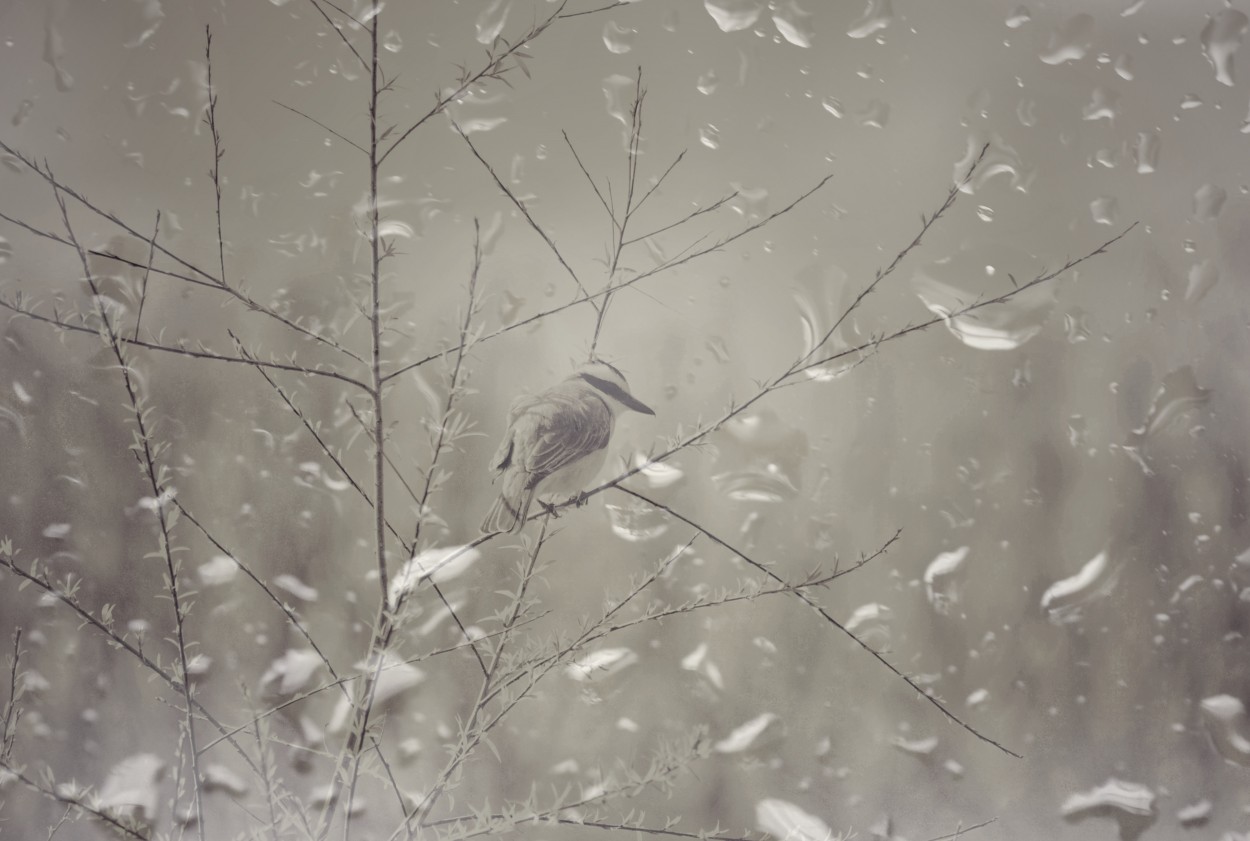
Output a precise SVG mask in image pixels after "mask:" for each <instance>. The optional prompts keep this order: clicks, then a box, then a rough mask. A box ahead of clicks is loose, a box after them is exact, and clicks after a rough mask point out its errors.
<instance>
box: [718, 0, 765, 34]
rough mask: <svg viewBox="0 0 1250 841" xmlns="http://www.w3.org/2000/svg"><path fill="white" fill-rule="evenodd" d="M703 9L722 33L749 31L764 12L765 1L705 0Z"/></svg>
mask: <svg viewBox="0 0 1250 841" xmlns="http://www.w3.org/2000/svg"><path fill="white" fill-rule="evenodd" d="M703 7H704V8H705V9H707V13H708V14H709V15H711V16H712V20H714V21H716V25H717V26H719V27H720V31H721V32H739V31H741V30H743V29H749V28H750V27H752V26H754V25H755V22H756V21H757V20H759V17H760V12H762V11H764V3H763V0H703Z"/></svg>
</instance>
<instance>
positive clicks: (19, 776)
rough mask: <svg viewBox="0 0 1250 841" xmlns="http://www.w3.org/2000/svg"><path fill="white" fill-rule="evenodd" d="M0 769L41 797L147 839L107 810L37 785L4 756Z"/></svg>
mask: <svg viewBox="0 0 1250 841" xmlns="http://www.w3.org/2000/svg"><path fill="white" fill-rule="evenodd" d="M0 770H4V771H5V772H6V773H9V774H12V775H13V779H15V780H17V781H18V782H20V783H21V784H22V785H24V786H26V788H28V789H30V790H31V791H34V792H37V793H38V794H40V795H42V796H43V797H46V798H47V799H48V800H51V801H53V802H56V803H60V804H61V805H63V806H68V807H70V808H73V809H77V810H78V811H80V812H82V813H83V814H84V815H88V816H90V817H93V818H96V819H97V820H100V821H103V822H104V823H105V824H107V825H108V826H111V827H112V828H113V829H115V830H117V831H118V832H120V833H121V834H122V835H125V836H126V837H127V838H134V839H135V841H148V836H147V835H145V834H143V833H141V832H139V830H137V829H135V828H134V827H132V826H130V825H129V824H128V823H126V822H124V821H122V820H120V819H119V818H117V817H115V816H113V815H110V814H109V813H108V812H105V811H102V810H100V809H96V808H94V807H92V806H90V805H88V804H86V803H83V802H82V801H81V800H76V799H74V798H72V797H66V796H65V795H63V794H60V793H59V792H56V791H54V790H52V789H50V788H44V787H43V786H41V785H39V783H37V782H36V781H35V780H33V779H31V778H30V777H28V776H26V774H25V773H24V772H23V771H21V770H19V769H18V768H16V767H14V766H13V765H10V764H9V762H8V760H7V759H5V758H4V757H0Z"/></svg>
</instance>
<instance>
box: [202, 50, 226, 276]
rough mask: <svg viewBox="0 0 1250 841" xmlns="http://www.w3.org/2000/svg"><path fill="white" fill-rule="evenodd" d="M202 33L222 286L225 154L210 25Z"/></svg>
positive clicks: (224, 245) (224, 256) (224, 273)
mask: <svg viewBox="0 0 1250 841" xmlns="http://www.w3.org/2000/svg"><path fill="white" fill-rule="evenodd" d="M204 35H205V45H204V63H205V64H206V65H207V66H208V114H207V115H206V116H205V118H204V122H205V123H206V124H207V125H208V133H209V135H210V136H211V137H212V139H213V168H212V169H211V170H209V177H210V178H212V179H213V192H214V193H215V194H216V198H217V204H216V215H217V261H218V265H219V266H220V268H221V274H220V275H218V278H219V279H220V280H221V285H222V286H228V285H229V284H228V283H227V281H226V242H225V239H223V237H222V235H221V159H222V158H223V157H224V156H225V154H226V150H225V149H223V148H222V146H221V134H219V133H218V131H217V91H216V90H215V89H214V88H213V29H212V27H211V26H205V27H204Z"/></svg>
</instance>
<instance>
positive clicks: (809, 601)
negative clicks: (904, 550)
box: [622, 489, 1024, 759]
mask: <svg viewBox="0 0 1250 841" xmlns="http://www.w3.org/2000/svg"><path fill="white" fill-rule="evenodd" d="M622 490H623V489H622ZM626 492H627V493H629V494H631V495H632V496H636V497H637V498H638V499H641V500H643V501H644V502H646V503H647V504H648V505H652V506H654V507H656V508H658V509H660V510H661V511H664V512H666V513H667V514H668V515H669V516H670V517H673V518H674V519H677V520H681V521H682V522H683V523H685V524H686V525H688V526H690V527H691V528H694V529H697V530H698V531H699V533H701V534H703V535H704V536H705V537H707V538H708V539H709V540H711V541H712V542H713V543H715V544H716V545H718V546H720V547H721V548H723V549H727V550H729V551H730V552H732V553H733V554H735V555H737V556H738V557H739V558H741V559H742V560H744V561H746V562H747V563H748V564H750V565H751V566H753V567H755V568H756V569H757V570H759V571H760V572H762V573H764V574H765V575H766V576H768V577H769V578H770V579H772V580H773V581H776V582H779V583H782V584H784V583H785V579H783V578H782V577H781V576H779V575H777V573H775V572H773V571H772V570H771V569H769V568H768V567H767V566H765V565H764V564H762V563H760V562H759V561H757V560H755V559H754V558H752V557H750V556H748V555H747V554H745V553H744V552H743V551H742V550H741V549H738V548H736V547H734V546H733V545H731V544H730V543H728V542H727V541H725V540H724V539H722V538H721V537H719V536H718V535H716V534H714V533H713V532H711V531H709V530H708V529H707V528H706V527H704V526H702V525H700V524H699V523H696V522H695V521H694V520H692V519H690V518H689V517H687V516H685V515H684V514H681V513H679V512H677V511H675V510H674V509H673V508H672V507H671V506H668V505H665V504H664V503H662V502H658V501H656V500H654V499H651V498H649V497H646V496H643V495H642V494H640V493H637V492H636V491H626ZM898 536H899V533H898V532H896V533H895V535H894V537H892V538H890V540H889V541H888V542H887V544H886V545H887V546H888V545H890V544H891V543H893V542H894V541H895V540H897V539H898ZM794 595H795V597H796V598H798V599H800V600H801V601H802V602H803V603H804V604H806V605H807V606H808V607H810V608H811V609H812V610H814V611H816V613H818V614H820V616H821V617H822V618H823V619H824V620H825V621H826V622H828V623H829V624H830V625H832V626H833V627H835V628H837V629H838V630H839V631H841V632H842V633H843V634H845V635H846V636H848V637H850V638H851V639H852V640H854V641H855V643H856V644H857V645H859V647H860V648H862V649H864V650H865V651H867V652H868V653H869V654H871V655H872V656H873V657H874V658H875V659H876V660H877V661H878V662H880V663H881V664H882V665H883V666H885V667H886V668H887V669H889V670H890V671H891V672H893V673H894V675H895V676H896V677H898V678H900V679H902V680H903V682H904V683H906V684H907V685H908V686H910V687H911V688H912V689H913V690H915V692H916V693H917V694H918V695H919V696H920V697H921V698H924V699H925V700H926V701H928V702H929V703H930V704H932V705H933V706H935V707H937V708H938V709H939V710H941V712H942V714H943V715H945V716H946V717H947V718H948V719H950V720H951V721H953V722H954V723H955V724H958V725H959V726H960V727H962V728H963V729H964V730H966V731H968V732H969V733H971V734H972V735H973V736H976V737H977V738H978V739H980V740H981V741H983V742H986V743H988V744H991V745H993V746H994V747H996V748H998V749H999V750H1001V751H1002V752H1003V753H1006V754H1008V755H1010V756H1014V757H1015V758H1016V759H1023V758H1024V757H1022V756H1021V755H1020V754H1018V753H1016V752H1015V751H1013V750H1011V749H1010V748H1007V747H1004V746H1003V745H1002V744H1001V743H1000V742H997V741H995V740H994V739H992V738H990V737H989V736H986V735H985V734H984V733H982V732H981V731H979V730H977V729H976V728H975V727H973V726H972V725H970V724H968V723H967V722H966V721H964V720H963V719H962V718H960V717H959V716H957V715H955V714H954V713H953V712H951V711H950V710H949V709H947V708H946V706H945V705H944V704H942V702H941V701H939V700H938V699H937V698H935V697H933V695H931V694H929V693H928V692H926V691H925V690H924V689H923V688H921V686H920V684H918V683H916V681H915V679H914V678H912V677H910V676H909V675H907V674H904V673H903V672H901V671H899V669H898V667H897V666H895V665H894V664H893V663H891V662H890V661H889V660H887V659H885V657H883V656H882V655H881V654H880V653H879V652H878V651H877V650H876V649H875V648H873V647H872V646H870V645H869V644H868V643H866V642H864V641H863V640H862V639H861V638H860V637H858V636H856V635H855V634H854V633H852V632H851V631H849V630H847V628H846V626H845V625H843V624H842V623H841V622H839V621H838V620H837V619H835V618H834V617H833V615H832V614H830V613H829V611H827V610H825V608H824V607H822V606H821V605H820V604H819V603H818V602H817V601H816V600H815V599H813V598H812V597H811V596H809V595H807V594H806V593H804V592H802V591H798V590H796V591H794Z"/></svg>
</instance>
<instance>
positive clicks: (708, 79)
mask: <svg viewBox="0 0 1250 841" xmlns="http://www.w3.org/2000/svg"><path fill="white" fill-rule="evenodd" d="M719 84H720V79H719V78H717V76H716V71H715V70H709V71H707V72H706V73H704V74H702V75H700V76H699V81H698V82H697V83H696V84H695V87H696V88H697V89H698V91H699V93H701V94H703V95H704V96H711V95H712V94H714V93H715V92H716V86H717V85H719Z"/></svg>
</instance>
